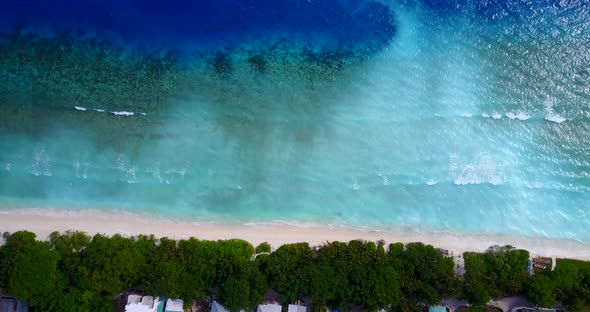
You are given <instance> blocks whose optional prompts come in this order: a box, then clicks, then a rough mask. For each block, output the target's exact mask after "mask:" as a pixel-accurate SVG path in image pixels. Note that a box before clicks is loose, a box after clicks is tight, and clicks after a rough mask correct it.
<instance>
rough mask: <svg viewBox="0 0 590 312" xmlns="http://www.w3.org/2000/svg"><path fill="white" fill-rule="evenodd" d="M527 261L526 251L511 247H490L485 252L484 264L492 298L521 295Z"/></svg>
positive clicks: (525, 277)
mask: <svg viewBox="0 0 590 312" xmlns="http://www.w3.org/2000/svg"><path fill="white" fill-rule="evenodd" d="M528 259H529V252H528V251H526V250H521V249H515V248H514V247H512V246H503V247H499V246H492V247H490V248H489V249H488V250H487V251H486V253H485V254H484V262H485V265H486V272H487V277H488V278H489V281H490V283H491V285H492V287H491V288H490V291H491V293H490V295H491V296H492V297H493V298H501V297H504V296H509V295H517V294H520V293H522V289H523V286H524V283H525V281H526V279H527V272H526V267H527V262H528Z"/></svg>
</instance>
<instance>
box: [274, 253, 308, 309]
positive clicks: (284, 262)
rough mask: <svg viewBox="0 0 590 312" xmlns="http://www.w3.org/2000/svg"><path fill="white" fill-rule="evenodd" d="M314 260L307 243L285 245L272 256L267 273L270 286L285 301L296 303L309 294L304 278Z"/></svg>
mask: <svg viewBox="0 0 590 312" xmlns="http://www.w3.org/2000/svg"><path fill="white" fill-rule="evenodd" d="M312 258H313V252H312V250H311V248H309V244H307V243H297V244H285V245H282V246H281V247H280V248H279V249H277V250H276V251H275V252H273V253H272V254H271V255H270V257H269V259H268V264H267V272H265V273H266V275H267V276H268V278H269V281H270V286H271V287H272V288H273V289H275V290H276V291H277V292H279V293H280V294H281V298H282V299H283V300H284V301H294V300H297V299H298V298H299V297H301V296H302V295H303V294H304V293H308V285H306V284H305V282H304V278H305V270H306V267H307V265H309V264H310V263H311V261H312Z"/></svg>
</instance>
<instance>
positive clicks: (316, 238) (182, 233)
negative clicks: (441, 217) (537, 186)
mask: <svg viewBox="0 0 590 312" xmlns="http://www.w3.org/2000/svg"><path fill="white" fill-rule="evenodd" d="M45 211H46V212H47V210H45ZM49 211H50V210H49ZM18 230H28V231H32V232H34V233H36V234H37V237H38V239H47V238H48V237H49V234H50V233H51V232H53V231H60V232H64V231H67V230H77V231H83V232H86V233H88V234H89V235H94V234H96V233H101V234H106V235H114V234H117V233H118V234H122V235H125V236H134V235H139V234H154V235H156V237H169V238H174V239H185V238H189V237H196V238H198V239H203V240H217V239H230V238H239V239H244V240H246V241H249V242H250V243H252V244H253V245H255V246H256V245H257V244H259V243H261V242H268V243H270V244H271V245H272V246H273V247H275V248H277V247H278V246H280V245H282V244H285V243H295V242H308V243H310V244H311V245H319V244H322V243H324V242H326V241H350V240H353V239H364V240H368V241H377V240H380V239H384V240H385V241H386V243H387V244H389V243H393V242H402V243H408V242H423V243H426V244H432V245H433V246H435V247H438V248H444V249H448V250H449V251H452V252H453V253H454V254H455V255H458V254H460V253H463V252H465V251H485V250H486V249H487V248H488V247H489V246H492V245H512V246H515V247H517V248H522V249H526V250H528V251H529V252H530V253H531V255H533V256H536V255H542V256H549V257H561V258H574V259H581V260H590V244H583V243H580V242H577V241H573V240H554V239H546V238H531V237H511V236H502V235H462V234H452V233H427V234H423V233H418V232H412V233H410V232H407V231H406V232H403V231H400V232H399V233H395V232H380V231H370V230H361V229H351V228H343V227H331V226H320V225H301V226H299V225H287V224H256V225H223V224H213V223H182V222H174V221H166V220H160V219H155V218H154V219H149V218H147V217H140V216H135V215H131V214H129V215H123V216H117V217H116V218H115V217H113V215H107V214H105V213H103V212H99V211H96V212H93V211H85V212H84V213H68V212H62V213H48V212H47V213H39V211H37V210H35V209H31V210H27V209H25V210H15V211H2V212H0V231H2V232H4V231H8V232H15V231H18Z"/></svg>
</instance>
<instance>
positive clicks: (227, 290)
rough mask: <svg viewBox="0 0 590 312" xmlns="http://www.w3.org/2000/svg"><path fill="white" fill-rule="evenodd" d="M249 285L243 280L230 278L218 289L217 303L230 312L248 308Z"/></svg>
mask: <svg viewBox="0 0 590 312" xmlns="http://www.w3.org/2000/svg"><path fill="white" fill-rule="evenodd" d="M249 295H250V285H249V283H248V280H246V279H245V278H240V277H234V276H230V277H228V278H227V280H226V281H225V282H223V283H222V284H221V286H220V288H219V301H220V302H221V304H223V306H224V307H225V308H226V309H228V310H229V311H230V312H239V311H240V310H241V309H243V308H246V307H248V306H249V302H250V300H249V299H250V298H249Z"/></svg>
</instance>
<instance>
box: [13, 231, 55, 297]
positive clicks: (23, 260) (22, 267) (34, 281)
mask: <svg viewBox="0 0 590 312" xmlns="http://www.w3.org/2000/svg"><path fill="white" fill-rule="evenodd" d="M13 261H14V262H13V263H14V265H13V266H12V268H11V269H10V271H9V282H8V292H9V293H10V294H12V295H14V296H15V297H17V298H19V299H21V300H26V301H29V302H31V304H32V305H37V304H40V303H42V302H43V301H44V300H45V298H46V297H48V296H49V294H50V293H51V292H52V291H53V290H54V288H55V283H56V279H57V262H58V261H59V253H57V252H56V251H53V250H51V249H49V245H48V244H47V243H44V242H35V243H34V244H32V245H31V246H28V247H26V248H24V250H23V251H22V252H21V253H18V254H17V255H15V257H14V260H13Z"/></svg>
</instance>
